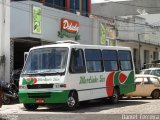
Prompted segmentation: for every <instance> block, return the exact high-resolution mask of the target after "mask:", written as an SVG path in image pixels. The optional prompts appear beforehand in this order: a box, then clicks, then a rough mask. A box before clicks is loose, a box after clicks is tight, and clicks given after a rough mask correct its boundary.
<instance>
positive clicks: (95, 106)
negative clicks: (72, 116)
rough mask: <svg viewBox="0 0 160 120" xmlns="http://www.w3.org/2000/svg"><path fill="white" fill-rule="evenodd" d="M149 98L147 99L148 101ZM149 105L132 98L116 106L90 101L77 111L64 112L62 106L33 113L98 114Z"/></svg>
mask: <svg viewBox="0 0 160 120" xmlns="http://www.w3.org/2000/svg"><path fill="white" fill-rule="evenodd" d="M148 99H150V98H147V99H146V100H148ZM146 103H149V102H148V101H144V99H143V101H142V99H140V98H132V99H127V98H125V99H122V100H120V101H119V103H117V104H110V103H108V102H106V101H104V100H92V101H89V102H81V103H80V105H79V107H78V109H77V110H75V111H65V110H64V108H63V107H62V105H58V106H49V107H47V108H46V107H45V108H44V107H43V106H42V107H39V108H38V109H37V110H36V111H35V112H55V113H57V114H58V113H59V112H65V113H86V112H100V111H103V110H110V109H114V108H121V107H126V106H134V105H141V104H146Z"/></svg>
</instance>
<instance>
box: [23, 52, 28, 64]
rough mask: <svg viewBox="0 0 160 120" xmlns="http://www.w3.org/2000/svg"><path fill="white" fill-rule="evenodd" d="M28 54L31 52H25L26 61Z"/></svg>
mask: <svg viewBox="0 0 160 120" xmlns="http://www.w3.org/2000/svg"><path fill="white" fill-rule="evenodd" d="M28 54H29V52H24V62H25V61H26V59H27V57H28Z"/></svg>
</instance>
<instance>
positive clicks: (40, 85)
mask: <svg viewBox="0 0 160 120" xmlns="http://www.w3.org/2000/svg"><path fill="white" fill-rule="evenodd" d="M27 88H28V89H42V88H53V84H37V85H27Z"/></svg>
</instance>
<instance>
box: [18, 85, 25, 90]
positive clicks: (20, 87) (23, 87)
mask: <svg viewBox="0 0 160 120" xmlns="http://www.w3.org/2000/svg"><path fill="white" fill-rule="evenodd" d="M19 89H27V86H26V85H20V86H19Z"/></svg>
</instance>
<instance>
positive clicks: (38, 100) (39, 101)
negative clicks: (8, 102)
mask: <svg viewBox="0 0 160 120" xmlns="http://www.w3.org/2000/svg"><path fill="white" fill-rule="evenodd" d="M36 103H44V100H43V99H37V100H36Z"/></svg>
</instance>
